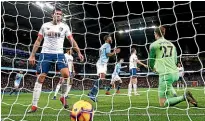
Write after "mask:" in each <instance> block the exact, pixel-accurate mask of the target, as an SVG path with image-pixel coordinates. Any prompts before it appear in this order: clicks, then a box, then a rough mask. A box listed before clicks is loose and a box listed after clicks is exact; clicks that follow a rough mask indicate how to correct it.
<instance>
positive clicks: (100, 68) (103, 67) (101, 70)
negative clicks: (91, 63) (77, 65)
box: [96, 63, 107, 75]
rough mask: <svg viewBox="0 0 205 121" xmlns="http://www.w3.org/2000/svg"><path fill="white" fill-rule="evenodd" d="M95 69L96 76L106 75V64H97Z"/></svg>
mask: <svg viewBox="0 0 205 121" xmlns="http://www.w3.org/2000/svg"><path fill="white" fill-rule="evenodd" d="M96 67H97V74H98V75H99V74H100V73H104V74H106V73H107V64H101V63H97V64H96Z"/></svg>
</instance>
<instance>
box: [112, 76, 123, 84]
mask: <svg viewBox="0 0 205 121" xmlns="http://www.w3.org/2000/svg"><path fill="white" fill-rule="evenodd" d="M116 81H121V78H120V77H119V75H112V79H111V82H116Z"/></svg>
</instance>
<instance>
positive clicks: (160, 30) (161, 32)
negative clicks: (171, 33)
mask: <svg viewBox="0 0 205 121" xmlns="http://www.w3.org/2000/svg"><path fill="white" fill-rule="evenodd" d="M165 30H166V29H165V28H164V27H163V26H159V27H157V28H156V29H155V30H154V32H155V33H156V34H157V35H158V36H160V37H162V36H164V35H165Z"/></svg>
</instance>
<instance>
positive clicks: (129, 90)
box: [128, 84, 132, 95]
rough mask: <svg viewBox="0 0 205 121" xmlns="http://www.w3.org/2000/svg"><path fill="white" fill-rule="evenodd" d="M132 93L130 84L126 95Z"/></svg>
mask: <svg viewBox="0 0 205 121" xmlns="http://www.w3.org/2000/svg"><path fill="white" fill-rule="evenodd" d="M131 92H132V84H129V85H128V95H131Z"/></svg>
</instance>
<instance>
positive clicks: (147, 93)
mask: <svg viewBox="0 0 205 121" xmlns="http://www.w3.org/2000/svg"><path fill="white" fill-rule="evenodd" d="M138 90H139V91H140V94H141V95H140V96H134V95H133V96H131V97H130V98H129V97H128V96H127V95H126V94H127V89H122V90H121V94H118V95H111V96H107V95H105V94H104V93H105V91H104V90H100V96H99V97H98V102H97V103H94V102H91V100H90V99H89V98H88V97H87V93H88V90H85V91H83V90H72V91H71V92H70V95H69V97H70V98H69V99H68V102H69V106H70V107H72V104H74V103H75V102H76V101H78V100H80V99H82V100H87V101H89V102H91V103H92V105H93V107H94V108H95V110H96V109H97V111H96V112H95V115H94V121H110V120H111V121H169V120H170V121H205V94H204V89H203V88H188V90H190V91H191V92H192V93H193V96H194V97H195V98H196V100H197V101H198V104H199V107H197V108H195V107H193V106H192V105H187V102H182V103H180V104H178V105H176V106H175V107H170V108H166V107H165V108H161V107H159V104H158V98H157V88H151V89H147V88H139V89H138ZM113 92H114V91H113V90H112V91H111V93H113ZM177 93H178V95H182V94H183V90H179V91H177ZM53 94H54V93H53V92H52V93H41V97H40V100H39V103H38V106H39V107H40V108H39V109H38V111H37V112H35V113H32V114H27V113H26V111H27V110H28V109H30V104H31V99H32V93H21V94H20V95H19V96H18V97H17V96H15V95H12V96H9V95H8V94H4V95H1V98H2V101H1V120H3V121H13V120H15V121H19V120H22V121H40V120H42V121H56V120H58V121H69V120H70V117H69V110H65V109H63V108H62V105H61V103H60V101H59V100H52V97H53ZM82 94H84V95H82ZM58 96H59V95H58Z"/></svg>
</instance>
